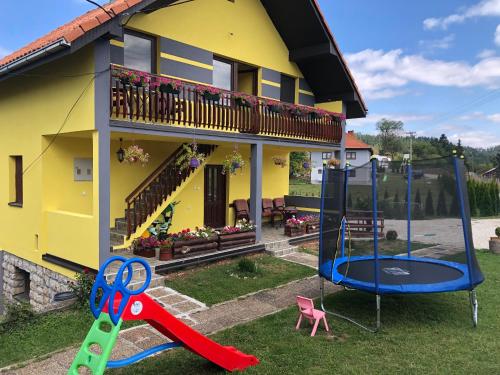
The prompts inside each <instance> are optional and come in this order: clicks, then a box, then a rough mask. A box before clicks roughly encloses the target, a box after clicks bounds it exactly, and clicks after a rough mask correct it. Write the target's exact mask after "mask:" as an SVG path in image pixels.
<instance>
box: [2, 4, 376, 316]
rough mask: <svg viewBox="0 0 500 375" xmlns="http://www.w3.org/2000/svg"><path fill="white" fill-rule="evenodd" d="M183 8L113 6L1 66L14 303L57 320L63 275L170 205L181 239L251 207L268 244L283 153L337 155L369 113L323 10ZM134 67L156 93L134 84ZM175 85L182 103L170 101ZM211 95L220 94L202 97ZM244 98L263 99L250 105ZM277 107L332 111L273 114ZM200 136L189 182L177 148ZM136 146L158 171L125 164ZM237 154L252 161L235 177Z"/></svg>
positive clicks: (96, 262) (5, 206) (8, 274)
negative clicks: (232, 167)
mask: <svg viewBox="0 0 500 375" xmlns="http://www.w3.org/2000/svg"><path fill="white" fill-rule="evenodd" d="M174 2H175V1H171V0H143V1H140V0H116V1H113V2H111V3H109V4H107V5H105V8H106V10H107V13H106V12H104V11H103V10H101V9H95V10H93V11H90V12H88V13H86V14H84V15H82V16H80V17H78V18H76V19H75V20H73V21H71V22H69V23H67V24H66V25H63V26H62V27H60V28H58V29H56V30H54V31H52V32H50V33H49V34H47V35H45V36H43V37H42V38H40V39H37V40H36V41H34V42H33V43H31V44H29V45H28V46H26V47H24V48H22V49H20V50H19V51H16V52H14V53H13V54H11V55H9V56H7V57H5V58H3V59H2V60H0V114H1V115H0V116H1V117H0V118H1V119H2V122H1V124H2V125H1V127H0V145H1V147H0V150H1V151H0V173H1V175H2V176H3V178H2V181H3V183H2V184H1V185H0V197H1V199H0V200H1V202H0V228H2V229H1V233H0V250H1V251H0V259H1V257H3V271H4V277H3V285H2V283H1V282H0V288H2V286H3V287H4V288H3V289H4V294H5V296H6V297H7V299H10V298H12V297H13V296H14V295H23V294H24V296H25V297H29V298H30V302H31V304H32V305H33V306H34V307H35V308H36V309H38V310H43V309H46V308H47V307H48V306H49V305H50V304H51V301H52V300H53V297H54V294H55V293H56V292H57V291H61V290H63V289H65V282H66V280H67V279H66V278H67V277H72V276H73V275H74V272H75V271H77V270H82V269H83V268H84V267H88V268H90V269H93V270H96V269H98V268H99V266H100V265H102V264H103V262H104V261H105V260H106V259H108V258H109V257H110V255H111V254H112V251H113V250H114V249H115V250H116V249H120V248H127V247H128V246H129V245H130V244H131V242H132V240H134V239H135V238H137V237H139V236H141V234H142V233H143V232H144V231H145V229H146V228H148V227H149V226H150V225H151V223H152V222H153V220H154V219H155V218H156V217H158V215H159V214H160V213H161V212H162V210H164V209H165V208H166V206H167V205H168V204H169V203H172V202H174V201H177V202H179V204H178V205H177V206H176V210H175V214H174V218H173V226H172V228H171V231H180V230H182V229H183V228H194V227H195V226H203V225H209V226H212V227H221V226H224V225H226V224H232V223H233V222H234V219H233V215H234V213H233V208H232V207H231V203H232V202H233V200H234V199H237V198H243V199H249V201H250V208H251V215H252V218H253V220H254V221H255V223H256V224H257V228H258V229H257V238H258V239H260V225H261V207H262V205H261V199H262V197H269V198H275V197H280V196H281V197H282V196H283V195H285V194H287V193H288V187H289V186H288V185H289V181H288V169H287V168H280V167H277V166H276V165H274V163H273V160H272V158H273V156H280V157H282V158H288V157H289V153H290V152H292V151H294V150H311V151H319V152H332V150H335V149H339V147H340V144H341V138H342V134H343V129H345V121H344V119H345V118H347V119H349V118H359V117H364V116H365V115H366V111H367V110H366V107H365V104H364V103H363V100H362V98H361V95H360V93H359V92H358V89H357V87H356V84H355V82H354V80H353V78H352V76H351V74H350V73H349V69H348V67H347V66H346V62H345V60H344V58H343V57H342V54H341V52H340V51H339V48H338V46H337V44H336V42H335V40H334V38H333V35H332V34H331V32H330V30H329V28H328V25H327V24H326V23H325V20H324V18H323V16H322V13H321V11H320V9H319V6H318V4H317V3H316V1H315V0H302V1H292V2H290V1H285V0H261V1H259V0H237V1H226V0H211V1H193V2H185V3H177V4H175V6H172V7H169V5H170V4H172V3H174ZM40 6H42V5H40ZM128 69H135V70H136V71H134V72H135V73H136V74H137V75H142V76H144V77H145V78H144V79H143V83H144V82H145V84H144V87H136V86H135V85H124V83H126V79H122V80H120V76H122V75H125V74H126V73H127V72H129V71H128ZM167 77H171V78H175V79H176V80H178V82H177V83H175V84H174V85H177V84H179V85H180V87H179V93H176V94H171V93H160V91H159V88H158V84H159V83H160V81H161V79H164V78H167ZM122 78H123V77H122ZM199 85H205V86H215V87H217V88H220V89H224V91H223V92H222V93H221V96H222V97H221V98H220V100H205V99H204V98H203V92H204V90H205V89H204V88H203V87H202V86H199ZM235 92H242V93H245V94H246V95H248V96H249V97H250V101H251V102H253V103H259V104H258V105H256V106H253V107H251V108H248V107H243V106H239V105H238V104H237V103H236V102H237V100H236V99H237V97H239V96H240V95H241V94H235ZM266 98H267V99H273V100H275V101H281V102H288V103H295V104H302V105H307V106H316V107H318V108H322V109H324V110H327V111H330V112H329V113H330V114H329V115H328V116H324V117H322V118H320V119H316V118H314V119H313V117H312V116H309V115H307V117H297V114H292V113H290V112H289V111H284V112H282V113H281V114H276V113H273V112H271V111H270V110H269V107H268V105H267V103H266ZM339 113H340V115H339ZM342 114H343V116H342ZM193 140H195V141H196V142H197V143H198V145H199V148H200V150H201V151H204V152H205V153H206V154H207V158H206V161H205V162H204V163H202V165H201V166H200V167H199V168H197V169H195V170H194V171H192V173H190V174H189V175H188V174H187V173H184V174H180V173H179V171H178V170H177V169H176V165H175V164H176V160H178V158H179V156H181V155H182V154H183V151H182V149H181V146H182V145H183V144H185V143H190V142H192V141H193ZM130 145H138V146H140V147H142V148H143V149H144V150H145V151H146V152H147V153H149V154H150V161H149V163H147V164H146V165H145V166H141V165H130V164H126V163H120V162H119V160H118V158H117V151H119V150H120V149H122V148H123V149H125V148H127V147H128V146H130ZM235 147H237V148H238V151H239V152H241V154H242V155H243V157H244V159H245V161H246V166H245V168H244V170H243V171H242V173H239V172H238V173H237V174H236V175H223V174H221V164H222V162H223V160H224V158H225V157H226V155H229V154H231V152H232V151H233V150H234V149H235ZM111 246H114V247H111ZM2 251H3V253H2ZM0 269H1V268H0ZM0 274H1V272H0Z"/></svg>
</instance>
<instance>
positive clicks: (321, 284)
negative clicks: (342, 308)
mask: <svg viewBox="0 0 500 375" xmlns="http://www.w3.org/2000/svg"><path fill="white" fill-rule="evenodd" d="M319 290H320V301H321V310H323V311H324V312H325V313H327V314H330V315H333V316H336V317H337V318H340V319H344V320H347V321H348V322H351V323H352V324H355V325H357V326H358V327H360V328H363V329H364V330H367V331H369V332H372V333H377V332H378V330H379V329H380V296H379V295H377V326H376V328H368V327H366V326H365V325H363V324H361V323H358V322H357V321H355V320H354V319H351V318H349V317H347V316H344V315H341V314H338V313H335V312H333V311H329V310H327V309H326V307H325V305H324V301H325V279H323V278H322V277H320V279H319Z"/></svg>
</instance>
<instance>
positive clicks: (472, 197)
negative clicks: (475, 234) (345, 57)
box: [467, 180, 479, 216]
mask: <svg viewBox="0 0 500 375" xmlns="http://www.w3.org/2000/svg"><path fill="white" fill-rule="evenodd" d="M476 190H477V188H476V181H474V180H468V181H467V191H468V192H469V206H470V213H471V215H472V216H479V210H478V206H477V195H476V193H477V192H476Z"/></svg>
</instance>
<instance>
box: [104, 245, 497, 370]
mask: <svg viewBox="0 0 500 375" xmlns="http://www.w3.org/2000/svg"><path fill="white" fill-rule="evenodd" d="M478 258H479V262H480V264H481V266H482V269H483V272H484V273H485V274H486V282H485V283H484V284H483V285H481V286H480V287H479V288H478V298H479V327H478V328H477V329H474V328H472V325H471V321H470V310H469V304H468V294H467V293H466V292H457V293H445V294H435V295H407V296H394V297H383V298H382V324H383V326H382V331H381V332H380V333H378V334H372V333H368V332H365V331H362V330H360V329H358V328H357V327H355V326H353V325H352V324H349V323H347V322H344V321H341V320H339V319H334V318H329V322H330V325H331V327H332V328H333V334H334V336H330V335H327V334H326V333H325V332H324V331H322V330H319V331H318V334H317V335H316V337H314V338H311V337H309V333H310V329H309V328H303V329H302V330H300V331H299V332H296V331H294V329H293V328H294V325H295V321H296V318H297V313H296V309H295V307H293V308H289V309H287V310H284V311H282V312H280V313H278V314H275V315H271V316H268V317H265V318H262V319H260V320H257V321H254V322H251V323H249V324H246V325H243V326H238V327H235V328H233V329H230V330H226V331H224V332H221V333H219V334H217V335H215V336H214V339H216V340H218V341H219V342H221V343H223V344H225V345H233V346H235V347H237V348H238V349H240V350H242V351H244V352H247V353H252V354H254V355H256V356H257V357H259V359H260V361H261V363H260V364H259V365H258V366H257V367H255V368H252V369H249V370H248V371H247V373H248V374H270V375H271V374H272V375H274V374H499V373H500V357H499V353H500V340H499V338H498V333H499V332H500V314H498V306H499V305H500V292H499V290H498V286H499V285H500V273H499V272H498V270H499V269H500V257H499V256H495V255H491V254H485V253H480V254H478ZM327 305H328V307H330V308H333V309H336V310H338V311H344V312H345V311H347V312H348V313H349V315H351V316H353V317H356V318H357V319H359V320H361V321H365V322H370V321H373V319H374V298H373V296H371V295H367V294H363V293H358V292H340V293H337V294H335V295H333V296H331V297H329V298H328V300H327ZM111 373H113V374H115V373H116V374H132V375H135V374H160V373H161V374H222V373H224V372H223V371H221V370H220V369H218V368H217V367H215V366H213V365H211V364H209V363H208V362H207V361H206V360H204V359H201V358H198V357H197V356H195V355H193V354H191V353H190V352H188V351H186V350H181V349H179V350H175V351H173V352H171V353H165V354H163V355H160V356H158V357H156V358H151V359H148V360H146V361H144V362H142V363H139V364H138V365H135V366H132V367H129V368H124V369H122V370H117V371H112V372H111Z"/></svg>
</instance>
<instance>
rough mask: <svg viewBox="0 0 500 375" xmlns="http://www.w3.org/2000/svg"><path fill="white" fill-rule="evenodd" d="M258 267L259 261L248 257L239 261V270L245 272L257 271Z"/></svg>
mask: <svg viewBox="0 0 500 375" xmlns="http://www.w3.org/2000/svg"><path fill="white" fill-rule="evenodd" d="M257 270H258V267H257V263H256V262H255V261H254V260H252V259H248V258H242V259H240V261H239V262H238V271H240V272H243V273H257Z"/></svg>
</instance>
